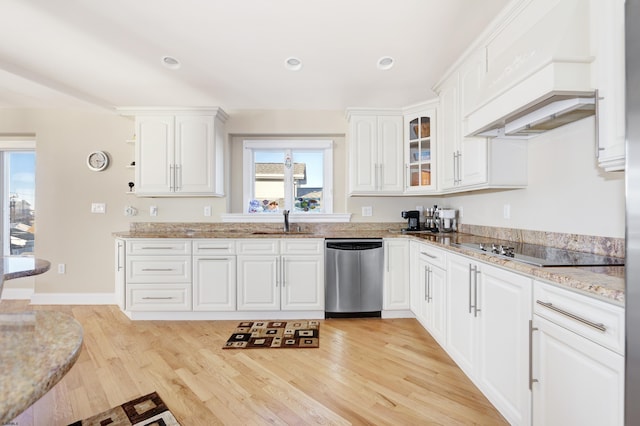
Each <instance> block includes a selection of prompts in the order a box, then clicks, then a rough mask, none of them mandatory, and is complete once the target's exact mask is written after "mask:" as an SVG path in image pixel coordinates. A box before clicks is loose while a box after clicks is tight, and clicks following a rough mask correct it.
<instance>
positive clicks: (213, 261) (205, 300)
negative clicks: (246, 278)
mask: <svg viewBox="0 0 640 426" xmlns="http://www.w3.org/2000/svg"><path fill="white" fill-rule="evenodd" d="M193 310H194V311H235V310H236V257H235V256H194V258H193Z"/></svg>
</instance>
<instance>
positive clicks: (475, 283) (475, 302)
mask: <svg viewBox="0 0 640 426" xmlns="http://www.w3.org/2000/svg"><path fill="white" fill-rule="evenodd" d="M474 272H475V273H474V277H473V316H474V317H477V316H478V312H480V311H481V310H480V309H478V274H479V273H480V271H479V270H478V267H477V266H475V271H474Z"/></svg>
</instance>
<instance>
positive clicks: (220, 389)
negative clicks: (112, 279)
mask: <svg viewBox="0 0 640 426" xmlns="http://www.w3.org/2000/svg"><path fill="white" fill-rule="evenodd" d="M29 309H45V310H56V311H62V312H66V313H69V314H71V315H73V316H74V317H75V318H76V319H77V320H78V321H79V322H80V324H82V326H83V328H84V345H83V349H82V353H81V355H80V358H79V359H78V361H77V362H76V364H75V365H74V366H73V368H72V369H71V371H70V372H69V373H68V374H67V375H66V376H65V377H64V378H63V379H62V380H61V381H60V382H59V383H58V384H57V385H56V386H54V388H53V389H52V390H51V391H49V393H47V394H46V395H45V396H43V397H42V398H41V399H40V400H39V401H38V402H36V403H35V404H34V405H33V406H32V407H31V408H29V409H28V410H27V411H25V412H24V413H23V414H21V415H20V416H19V417H17V418H16V419H15V420H14V422H13V423H12V425H17V426H32V425H33V426H41V425H46V426H49V425H66V424H69V423H71V422H73V421H76V420H79V419H82V418H86V417H89V416H91V415H93V414H96V413H99V412H101V411H104V410H106V409H108V408H110V407H113V406H116V405H119V404H122V403H123V402H126V401H128V400H131V399H133V398H136V397H138V396H141V395H144V394H147V393H150V392H153V391H157V392H158V393H159V394H160V396H161V397H162V399H163V400H164V401H165V402H166V404H167V405H168V406H169V408H170V409H171V411H172V412H173V413H174V415H175V416H176V418H177V419H178V421H179V422H180V423H181V424H182V425H183V426H189V425H216V424H224V425H260V424H287V425H309V424H331V425H334V424H335V425H348V424H353V425H361V424H374V425H432V424H433V425H469V424H479V425H501V424H506V421H505V420H504V418H503V417H501V416H500V414H499V413H498V412H497V411H496V410H495V409H494V408H493V406H492V405H491V404H490V403H489V402H488V401H487V399H486V398H485V397H484V396H483V395H482V394H481V393H480V392H479V391H478V389H477V388H476V387H475V386H474V385H473V384H472V383H471V381H470V380H469V379H468V378H467V377H466V376H465V375H464V374H463V373H462V371H461V370H460V369H459V368H458V367H457V366H456V365H455V364H454V362H453V361H452V360H451V359H450V358H449V357H448V356H447V354H446V353H445V352H444V351H443V350H442V349H441V348H440V347H439V346H438V344H437V343H436V342H435V341H434V340H433V339H432V338H431V336H430V335H429V334H428V333H427V332H426V331H425V330H424V329H423V328H422V327H421V326H420V324H419V323H418V322H417V321H416V320H414V319H385V320H381V319H330V320H323V321H321V326H320V348H319V349H279V350H278V349H273V350H267V349H253V350H223V349H222V345H223V344H224V342H225V341H226V340H227V338H228V337H229V335H230V334H231V332H232V331H233V329H234V328H235V327H236V325H237V323H238V321H131V320H129V319H128V318H127V317H126V316H125V315H123V314H122V313H121V312H120V311H119V310H118V308H117V307H115V306H36V307H31V306H29V305H27V303H26V302H24V301H8V300H5V301H2V302H0V312H11V311H21V310H29ZM264 319H278V318H264Z"/></svg>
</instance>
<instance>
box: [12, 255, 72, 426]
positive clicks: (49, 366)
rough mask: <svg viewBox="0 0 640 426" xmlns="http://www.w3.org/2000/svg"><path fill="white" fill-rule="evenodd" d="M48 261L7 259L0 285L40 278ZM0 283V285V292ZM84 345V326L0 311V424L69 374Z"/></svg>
mask: <svg viewBox="0 0 640 426" xmlns="http://www.w3.org/2000/svg"><path fill="white" fill-rule="evenodd" d="M49 267H50V263H49V262H48V261H46V260H41V259H36V258H33V257H29V256H7V257H4V258H3V262H2V277H3V280H9V279H15V278H20V277H26V276H31V275H38V274H42V273H44V272H46V271H48V270H49ZM1 289H2V284H0V291H1ZM81 345H82V327H81V326H80V324H79V323H78V322H77V321H76V320H75V319H73V318H72V317H70V316H69V315H66V314H63V313H60V312H50V311H47V312H45V311H36V312H33V311H30V312H20V313H3V312H0V424H5V423H7V422H9V421H11V420H12V419H14V418H15V417H16V416H18V415H19V414H20V413H21V412H22V411H24V410H25V409H27V408H28V407H29V406H31V405H32V404H33V403H34V402H35V401H37V400H38V399H39V398H40V397H42V396H43V395H44V394H45V393H46V392H47V391H49V389H51V388H52V387H53V386H54V385H55V384H56V383H57V382H58V381H59V380H60V379H62V377H63V376H64V375H65V374H66V373H67V372H68V371H69V370H70V369H71V367H72V366H73V364H74V363H75V361H76V360H77V358H78V356H79V355H80V348H81Z"/></svg>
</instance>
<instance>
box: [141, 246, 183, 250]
mask: <svg viewBox="0 0 640 426" xmlns="http://www.w3.org/2000/svg"><path fill="white" fill-rule="evenodd" d="M175 249H176V248H175V247H158V246H153V247H142V248H141V249H140V250H175Z"/></svg>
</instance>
